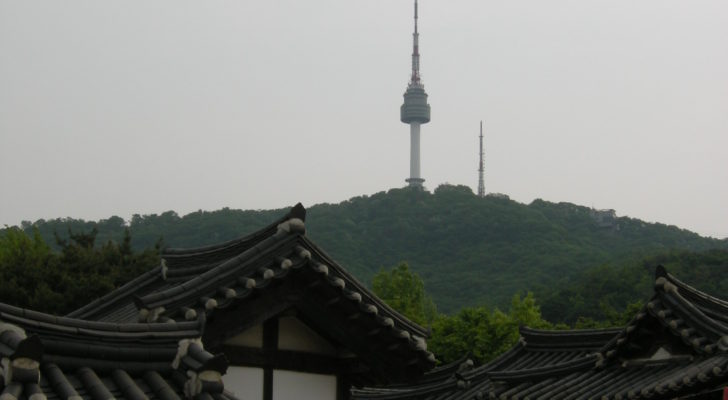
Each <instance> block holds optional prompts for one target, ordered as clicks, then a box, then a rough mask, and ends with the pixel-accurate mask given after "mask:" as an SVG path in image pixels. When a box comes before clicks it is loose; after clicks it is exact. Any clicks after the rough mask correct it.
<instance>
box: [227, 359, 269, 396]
mask: <svg viewBox="0 0 728 400" xmlns="http://www.w3.org/2000/svg"><path fill="white" fill-rule="evenodd" d="M222 381H223V383H224V384H225V389H227V390H229V391H231V392H233V393H234V394H235V397H237V398H238V399H244V400H263V369H262V368H249V367H234V366H230V367H228V370H227V373H226V374H225V375H223V377H222Z"/></svg>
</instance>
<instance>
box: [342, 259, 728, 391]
mask: <svg viewBox="0 0 728 400" xmlns="http://www.w3.org/2000/svg"><path fill="white" fill-rule="evenodd" d="M471 366H472V363H471V364H468V363H467V362H462V361H461V362H458V363H454V364H451V365H448V366H444V367H439V368H437V369H434V370H433V371H432V372H429V373H427V374H426V375H425V376H424V377H423V378H420V379H419V380H418V381H417V382H415V383H412V384H409V385H393V386H388V387H370V388H364V389H358V390H354V396H353V397H354V399H357V400H388V399H399V400H405V399H407V400H414V399H418V400H436V399H438V400H439V399H448V400H473V399H503V400H506V399H514V400H515V399H544V400H545V399H550V400H557V399H563V400H566V399H570V400H580V399H604V400H620V399H716V400H717V399H726V398H727V397H724V396H728V390H727V389H726V387H727V386H728V302H725V301H723V300H720V299H716V298H714V297H711V296H708V295H707V294H705V293H702V292H700V291H698V290H696V289H695V288H693V287H691V286H689V285H687V284H685V283H683V282H681V281H679V280H678V279H676V278H675V277H673V276H671V275H670V274H668V273H667V272H666V271H665V269H664V268H662V267H658V268H657V271H656V277H655V288H654V294H653V295H652V297H651V298H650V299H649V301H648V302H647V304H646V305H645V306H644V308H643V309H642V310H641V311H640V312H639V313H637V315H635V316H634V318H633V319H632V321H631V322H630V323H629V324H628V325H627V326H625V327H623V328H619V329H595V330H566V331H541V330H532V329H528V328H523V329H521V340H520V342H519V343H518V344H517V345H516V346H515V347H514V348H513V349H511V350H510V351H508V352H506V353H505V354H503V355H501V356H500V357H498V358H497V359H495V360H494V361H492V362H490V363H488V364H486V365H483V366H480V367H478V368H472V367H471Z"/></svg>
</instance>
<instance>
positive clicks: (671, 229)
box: [21, 185, 728, 323]
mask: <svg viewBox="0 0 728 400" xmlns="http://www.w3.org/2000/svg"><path fill="white" fill-rule="evenodd" d="M285 212H286V210H263V211H261V210H258V211H252V210H247V211H242V210H233V209H228V208H225V209H222V210H218V211H212V212H208V211H198V212H194V213H190V214H187V215H185V216H179V215H177V214H176V213H175V212H173V211H168V212H165V213H162V214H159V215H157V214H152V215H143V216H142V215H134V216H133V217H132V218H131V220H130V221H124V220H123V219H122V218H120V217H111V218H109V219H105V220H102V221H97V222H94V221H83V220H75V219H68V218H66V219H55V220H47V221H44V220H39V221H36V222H34V223H31V222H24V223H23V224H22V227H21V228H22V229H23V230H24V231H25V232H26V233H27V234H29V235H32V234H33V230H34V229H35V230H37V232H39V234H40V236H41V237H42V238H43V239H44V241H45V242H46V243H49V244H50V245H51V247H54V248H55V249H60V247H58V245H56V244H55V243H56V240H55V235H56V234H57V235H58V236H59V237H60V239H61V240H64V239H65V240H68V232H69V231H70V232H90V231H91V230H93V229H95V230H96V232H97V234H96V240H97V242H99V243H122V242H123V241H124V232H125V231H126V230H127V229H128V231H129V232H130V233H131V246H132V248H134V249H135V250H137V251H141V250H143V249H148V248H152V247H153V246H155V244H156V245H157V246H171V247H193V246H200V245H205V244H211V243H217V242H220V241H224V240H228V239H232V238H235V237H239V236H242V235H244V234H247V233H250V232H252V231H254V230H256V229H258V228H261V227H263V226H265V225H267V224H269V223H270V222H271V221H273V220H275V219H276V218H278V217H280V216H281V215H282V214H284V213H285ZM306 227H307V234H308V236H310V237H311V238H312V239H313V240H314V241H315V242H316V243H317V244H318V245H319V246H321V247H322V248H323V249H325V250H326V251H327V252H328V253H329V254H330V255H331V256H332V257H333V258H334V259H336V260H337V261H338V262H339V263H340V264H342V265H343V266H344V267H346V268H347V269H348V270H349V271H351V272H352V273H353V274H354V275H356V276H357V277H358V278H359V279H360V280H362V281H364V282H367V283H371V281H372V278H373V277H374V275H375V273H377V271H379V270H380V269H381V268H383V267H386V268H389V267H391V266H394V265H397V264H399V263H400V262H402V261H405V262H407V263H408V264H409V265H410V267H411V268H412V270H413V271H414V272H416V273H417V274H418V275H419V276H421V277H422V278H423V280H424V283H425V286H426V287H427V291H428V293H430V294H431V295H432V297H433V298H434V301H435V303H436V304H437V306H438V309H439V310H440V311H441V312H446V313H454V312H455V311H457V310H459V309H460V308H462V307H466V306H483V305H484V306H488V307H496V306H498V307H501V308H503V309H507V307H509V304H510V302H511V299H512V297H513V295H514V294H516V293H526V292H527V291H533V292H534V293H535V295H536V297H537V298H538V299H539V303H540V304H542V306H543V310H544V315H546V316H547V317H548V318H551V319H552V320H557V319H561V320H564V321H567V322H569V323H575V321H576V319H577V317H578V316H582V317H585V318H594V319H604V318H605V316H606V315H608V314H610V313H611V312H612V311H614V310H620V309H623V308H624V307H626V306H627V305H628V304H630V303H631V302H634V301H636V300H640V299H644V297H645V296H646V295H648V294H649V293H648V292H647V291H646V290H647V289H649V285H648V282H649V281H650V280H651V275H652V271H653V270H654V266H655V265H656V264H657V263H659V262H663V263H666V264H668V265H667V267H668V270H670V271H672V270H675V272H678V270H679V275H678V276H680V277H681V278H682V279H684V280H686V281H688V282H690V283H697V285H698V286H700V285H701V284H702V282H701V279H702V277H704V276H714V275H715V276H720V274H719V273H716V272H710V273H706V274H707V275H705V274H703V275H694V276H693V274H692V273H693V272H692V270H691V269H690V268H687V269H688V270H687V271H685V270H683V269H681V268H682V267H677V265H678V264H679V265H682V264H680V263H681V262H683V261H686V262H687V260H689V259H690V258H691V257H698V258H701V259H702V258H703V257H707V258H711V257H713V256H710V255H709V254H717V255H715V256H714V257H713V258H715V259H716V260H718V261H716V262H715V263H713V262H712V261H711V262H707V263H706V264H705V265H706V268H708V270H710V271H717V270H716V269H715V268H721V267H725V253H723V252H715V253H705V252H706V251H709V250H711V249H722V250H727V249H728V240H716V239H710V238H704V237H701V236H699V235H697V234H695V233H693V232H690V231H687V230H684V229H680V228H678V227H675V226H667V225H664V224H653V223H646V222H643V221H640V220H638V219H633V218H628V217H619V218H616V219H613V220H608V221H606V223H605V221H604V220H603V219H600V216H599V215H596V214H595V213H594V210H592V209H590V208H587V207H582V206H578V205H574V204H571V203H551V202H546V201H542V200H535V201H533V202H532V203H531V204H527V205H526V204H522V203H518V202H516V201H512V200H509V199H508V198H504V197H496V196H487V197H485V198H480V197H477V196H476V195H474V194H473V193H472V191H471V190H470V188H468V187H465V186H452V185H443V186H440V187H438V188H437V189H436V190H435V191H434V192H433V193H430V192H426V191H420V190H412V189H407V188H405V189H392V190H390V191H388V192H380V193H377V194H374V195H371V196H360V197H355V198H352V199H350V200H347V201H344V202H342V203H339V204H319V205H314V206H312V207H309V208H308V216H307V221H306ZM660 257H667V258H664V259H663V258H660ZM711 259H712V258H711ZM721 260H722V261H721ZM671 263H672V264H671ZM721 263H722V264H721ZM707 266H710V267H707ZM595 268H597V270H594V269H595ZM590 271H597V272H590ZM626 271H628V272H626ZM710 274H714V275H710ZM596 278H598V279H601V280H603V281H604V283H603V284H602V286H599V288H600V289H601V291H599V290H597V289H595V287H594V286H595V285H596V284H595V283H594V282H593V280H594V279H596ZM693 278H694V279H693ZM691 280H693V281H691ZM624 285H631V286H629V287H628V288H626V287H625V286H624ZM710 285H715V288H714V289H715V290H725V289H726V288H728V287H726V285H728V282H725V280H724V279H712V280H711V281H710ZM706 289H708V290H712V289H713V288H706ZM615 292H618V293H619V294H614V293H615ZM594 293H599V296H596V297H595V296H593V294H594ZM609 293H612V295H609ZM602 294H603V295H602ZM597 297H598V299H597ZM602 297H604V298H607V300H603V299H602ZM565 303H569V304H572V303H573V304H575V308H574V311H573V312H571V313H568V315H563V316H562V315H561V314H562V312H561V311H559V310H563V308H562V307H563V305H564V304H565Z"/></svg>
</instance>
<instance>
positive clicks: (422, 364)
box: [70, 204, 435, 383]
mask: <svg viewBox="0 0 728 400" xmlns="http://www.w3.org/2000/svg"><path fill="white" fill-rule="evenodd" d="M305 215H306V211H305V209H304V208H303V206H301V205H300V204H298V205H296V206H295V207H293V209H292V210H291V211H290V212H289V213H288V214H287V215H286V216H284V217H283V218H281V219H280V220H278V221H276V223H274V224H272V225H270V226H268V227H266V228H264V229H262V230H260V231H258V232H256V233H254V234H252V235H250V236H247V237H245V238H243V239H238V240H234V241H230V242H226V243H223V244H221V245H216V246H207V247H202V248H197V249H187V250H179V249H175V250H167V251H165V252H164V253H163V254H162V258H163V265H162V266H160V267H159V268H157V269H155V270H154V271H151V272H149V273H147V274H144V275H143V276H141V277H139V278H138V279H137V280H134V281H132V282H131V283H130V284H128V285H125V286H123V287H121V288H120V289H117V290H116V291H114V292H112V293H110V294H109V295H107V296H104V297H103V298H101V299H99V300H97V301H95V302H93V303H91V304H90V305H89V306H87V307H84V308H82V309H79V310H77V311H75V312H74V313H72V314H70V315H72V316H76V317H81V318H91V319H102V320H108V318H109V316H114V317H117V318H119V320H120V322H123V321H129V320H136V321H144V322H150V323H154V322H172V321H178V322H182V321H187V320H194V319H196V318H197V317H198V316H199V315H201V314H205V315H207V317H208V320H209V324H210V325H215V326H216V327H217V328H216V329H211V330H209V331H208V332H206V333H205V335H204V337H203V340H205V343H206V345H208V347H210V348H218V346H219V345H221V344H222V342H223V341H224V340H225V339H228V338H230V337H231V336H233V335H235V334H237V333H240V332H241V329H242V328H246V327H251V326H252V325H253V324H256V323H260V322H262V320H261V318H262V317H263V316H265V317H272V316H273V314H274V313H275V312H283V311H285V310H287V309H295V310H296V311H297V312H298V314H299V315H300V316H301V318H302V319H304V320H305V321H306V322H307V323H309V324H311V325H313V326H314V327H318V328H319V329H318V330H319V331H325V333H326V334H327V337H328V339H330V340H332V341H333V342H336V343H338V344H340V345H341V346H342V347H345V348H347V349H349V350H350V351H352V352H353V353H354V354H356V356H357V357H359V359H361V360H363V362H364V364H366V366H367V367H366V369H367V371H366V372H363V373H362V374H361V375H362V376H365V378H364V380H363V381H358V380H356V378H354V379H353V381H354V382H355V383H356V382H396V381H401V380H403V379H410V378H413V377H416V376H420V375H421V374H422V373H424V372H425V371H427V370H429V369H431V368H432V367H433V366H434V364H435V358H434V355H433V354H432V353H431V352H429V351H427V344H426V340H425V339H426V337H427V335H428V332H427V331H426V330H425V329H424V328H423V327H421V326H419V325H417V324H415V323H413V322H411V321H410V320H408V319H407V318H406V317H404V316H402V315H401V314H399V313H398V312H397V311H395V310H393V309H392V308H390V307H389V306H387V305H386V304H385V303H384V302H382V301H381V300H380V299H379V298H377V297H376V296H375V295H374V294H373V293H371V291H370V290H369V289H367V288H366V287H365V286H364V285H363V284H361V283H360V282H359V281H358V280H357V279H356V278H354V277H353V276H352V275H350V274H349V273H348V272H347V271H346V270H345V269H344V268H343V267H341V266H340V265H339V264H338V263H336V262H335V261H334V260H333V259H332V258H331V257H329V256H328V255H327V254H326V253H325V252H324V251H323V250H322V249H320V248H319V247H318V246H316V245H315V244H314V243H313V242H312V241H311V240H310V239H309V238H308V237H307V236H306V235H305V223H304V221H305ZM241 310H245V311H241ZM228 314H230V315H228ZM226 319H227V320H231V319H232V320H234V323H235V324H237V325H236V326H230V325H229V324H228V323H227V322H222V321H224V320H226ZM223 324H225V326H224V327H222V325H223Z"/></svg>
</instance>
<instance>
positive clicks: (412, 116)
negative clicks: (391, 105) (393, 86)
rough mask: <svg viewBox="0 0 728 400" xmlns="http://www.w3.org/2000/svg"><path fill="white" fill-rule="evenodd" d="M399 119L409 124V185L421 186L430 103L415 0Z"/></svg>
mask: <svg viewBox="0 0 728 400" xmlns="http://www.w3.org/2000/svg"><path fill="white" fill-rule="evenodd" d="M399 113H400V120H401V121H402V122H404V123H405V124H409V126H410V177H409V178H407V179H405V181H407V183H409V186H411V187H412V186H414V187H419V188H421V187H422V183H424V182H425V180H424V179H422V177H421V176H420V125H422V124H426V123H428V122H430V105H429V104H427V93H425V85H423V84H422V81H421V80H420V50H419V33H418V32H417V0H415V31H414V33H413V34H412V76H411V77H410V81H409V83H408V84H407V90H406V91H405V92H404V104H402V106H401V107H400V109H399Z"/></svg>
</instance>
